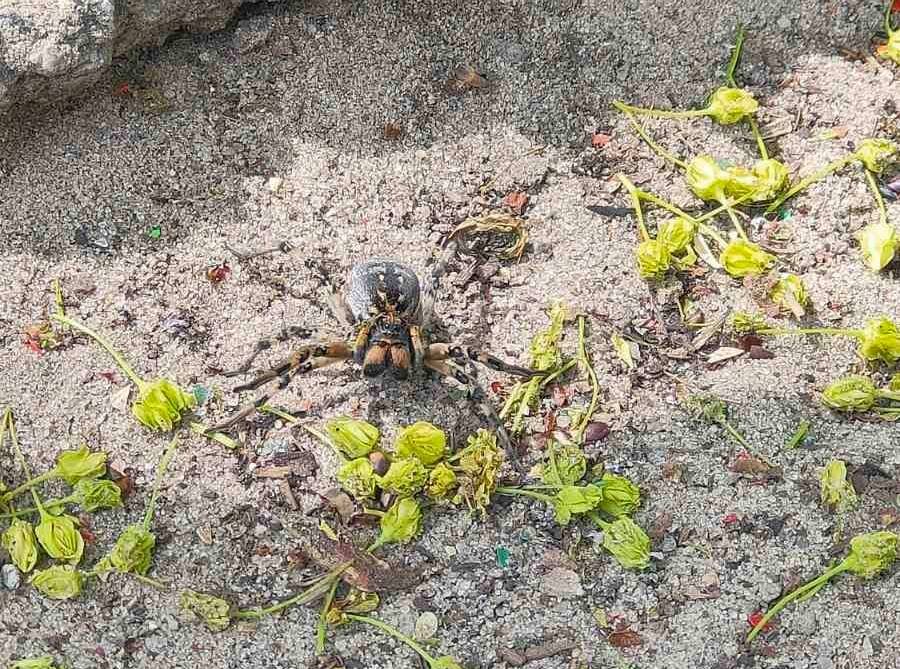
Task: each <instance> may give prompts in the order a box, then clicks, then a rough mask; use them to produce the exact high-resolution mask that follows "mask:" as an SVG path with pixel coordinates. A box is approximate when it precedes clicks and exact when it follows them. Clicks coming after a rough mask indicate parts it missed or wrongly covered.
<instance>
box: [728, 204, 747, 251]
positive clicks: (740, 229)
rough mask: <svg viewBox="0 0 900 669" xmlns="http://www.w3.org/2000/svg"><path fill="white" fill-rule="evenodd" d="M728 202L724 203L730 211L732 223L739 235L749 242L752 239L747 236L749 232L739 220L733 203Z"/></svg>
mask: <svg viewBox="0 0 900 669" xmlns="http://www.w3.org/2000/svg"><path fill="white" fill-rule="evenodd" d="M726 202H727V200H726V201H725V202H723V203H722V204H723V206H725V207H726V209H725V211H727V212H728V218H730V219H731V224H732V225H733V226H734V229H735V230H737V233H738V235H740V236H741V238H742V239H743V240H744V241H745V242H749V241H750V239H749V238H748V237H747V233H746V232H744V226H742V225H741V222H740V221H739V220H738V217H737V214H735V213H734V209H733V208H732V207H731V204H730V203H729V204H726Z"/></svg>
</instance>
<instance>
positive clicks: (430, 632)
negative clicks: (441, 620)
mask: <svg viewBox="0 0 900 669" xmlns="http://www.w3.org/2000/svg"><path fill="white" fill-rule="evenodd" d="M437 628H438V619H437V616H436V615H434V614H433V613H432V612H431V611H425V613H423V614H422V615H420V616H419V618H418V620H416V631H415V636H416V641H428V640H429V639H431V638H432V637H434V635H435V633H436V632H437Z"/></svg>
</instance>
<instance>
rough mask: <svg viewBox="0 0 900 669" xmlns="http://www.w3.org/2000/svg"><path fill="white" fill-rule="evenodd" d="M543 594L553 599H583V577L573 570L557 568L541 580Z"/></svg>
mask: <svg viewBox="0 0 900 669" xmlns="http://www.w3.org/2000/svg"><path fill="white" fill-rule="evenodd" d="M541 592H543V593H544V594H545V595H551V596H553V597H581V596H582V595H583V594H584V588H582V587H581V577H580V576H579V575H578V574H577V573H576V572H574V571H572V570H571V569H564V568H562V567H556V568H554V569H551V570H550V571H548V572H547V573H546V574H544V576H543V577H542V578H541Z"/></svg>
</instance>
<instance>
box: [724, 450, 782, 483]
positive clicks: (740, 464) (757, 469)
mask: <svg viewBox="0 0 900 669" xmlns="http://www.w3.org/2000/svg"><path fill="white" fill-rule="evenodd" d="M730 469H731V471H733V472H735V473H736V474H748V475H751V476H762V477H765V478H778V477H780V476H781V468H779V467H773V466H772V465H770V464H769V463H767V462H765V461H763V460H760V459H759V458H756V457H754V456H752V455H742V456H739V457H738V458H736V459H735V461H734V462H733V463H732V465H731V468H730Z"/></svg>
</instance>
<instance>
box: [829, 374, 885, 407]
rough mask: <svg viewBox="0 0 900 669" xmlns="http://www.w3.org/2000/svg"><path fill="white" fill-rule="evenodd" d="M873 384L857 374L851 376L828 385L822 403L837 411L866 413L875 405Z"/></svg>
mask: <svg viewBox="0 0 900 669" xmlns="http://www.w3.org/2000/svg"><path fill="white" fill-rule="evenodd" d="M876 397H877V395H876V388H875V384H874V383H872V381H871V380H870V379H868V378H867V377H865V376H861V375H859V374H851V375H849V376H845V377H843V378H840V379H838V380H837V381H833V382H832V383H830V384H828V387H827V388H825V390H823V391H822V402H823V403H824V404H825V405H826V406H829V407H831V408H832V409H837V410H838V411H850V412H853V411H868V410H869V409H871V408H872V407H873V406H874V405H875V399H876Z"/></svg>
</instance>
